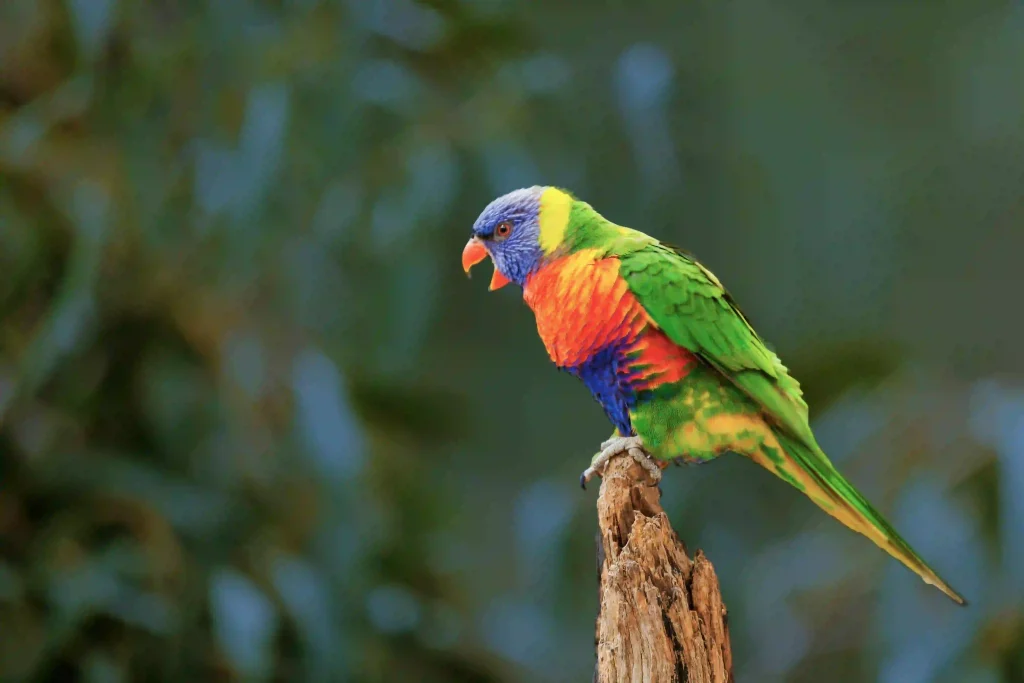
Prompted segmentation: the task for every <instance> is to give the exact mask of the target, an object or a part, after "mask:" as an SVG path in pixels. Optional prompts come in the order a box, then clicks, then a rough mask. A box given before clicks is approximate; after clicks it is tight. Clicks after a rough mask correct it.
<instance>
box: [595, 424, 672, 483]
mask: <svg viewBox="0 0 1024 683" xmlns="http://www.w3.org/2000/svg"><path fill="white" fill-rule="evenodd" d="M619 453H628V454H629V455H630V456H631V457H632V458H633V459H634V460H636V461H637V462H638V463H639V464H640V466H641V467H643V468H644V469H645V470H647V471H648V472H649V473H650V475H651V478H652V479H654V481H661V468H660V467H658V463H656V462H654V460H653V459H652V458H651V456H649V455H648V454H647V452H646V451H645V450H644V442H643V439H641V438H640V437H639V436H618V437H613V438H611V439H608V440H607V441H605V442H604V443H602V444H601V452H600V453H598V454H597V455H595V456H594V459H593V460H591V461H590V467H588V468H587V469H585V470H583V474H581V475H580V486H581V487H582V488H583V489H586V488H587V482H588V481H590V480H591V479H593V477H594V475H595V474H600V473H601V471H602V470H603V469H604V467H605V465H607V464H608V461H609V460H610V459H611V458H612V457H614V456H616V455H618V454H619Z"/></svg>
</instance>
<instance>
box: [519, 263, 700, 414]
mask: <svg viewBox="0 0 1024 683" xmlns="http://www.w3.org/2000/svg"><path fill="white" fill-rule="evenodd" d="M523 297H524V299H525V300H526V303H527V304H528V305H529V306H530V308H531V309H533V312H534V315H535V316H536V319H537V331H538V333H539V334H540V338H541V340H542V341H543V343H544V347H545V349H547V352H548V355H549V356H550V357H551V360H552V361H553V362H554V363H555V365H557V366H558V367H559V368H561V369H563V370H566V371H568V372H570V373H572V374H573V375H575V376H577V377H578V378H580V379H581V380H582V381H583V383H584V384H585V385H586V386H587V388H588V389H590V391H591V393H592V394H593V395H594V398H595V399H596V400H597V401H598V403H600V404H601V406H602V407H603V408H604V410H605V412H606V414H607V415H608V417H609V419H610V420H611V421H612V422H613V423H614V424H615V426H616V427H617V428H618V429H619V430H620V432H621V433H623V434H629V433H631V429H632V427H631V418H630V412H631V410H632V408H633V407H634V406H635V404H636V401H637V398H638V395H639V393H640V392H643V391H646V390H651V389H654V388H657V387H658V386H660V385H662V384H664V383H666V382H676V381H679V380H681V379H682V378H683V377H685V376H686V374H688V372H689V370H690V369H691V367H692V365H693V364H694V363H695V361H696V359H695V358H694V357H693V355H692V354H690V353H689V352H688V351H686V350H685V349H683V348H681V347H679V346H677V345H676V344H674V343H673V342H672V341H671V340H669V339H668V337H667V336H665V334H664V333H663V332H662V331H661V330H659V329H657V327H656V326H655V325H654V324H653V322H652V321H651V319H650V318H649V316H648V315H647V312H646V310H645V309H644V308H643V306H641V305H640V303H639V301H637V299H636V297H635V296H633V294H632V292H631V291H630V290H629V286H628V285H627V283H626V281H625V280H624V279H623V278H622V277H620V276H619V262H618V260H617V259H613V258H608V259H594V258H593V256H592V255H591V254H588V253H587V252H578V253H576V254H573V255H570V256H567V257H565V258H563V259H560V260H559V261H555V262H554V263H552V264H550V265H548V266H546V267H545V268H542V269H541V270H539V271H538V272H536V273H534V274H533V275H532V276H531V277H530V278H529V279H528V280H527V281H526V283H525V286H524V288H523Z"/></svg>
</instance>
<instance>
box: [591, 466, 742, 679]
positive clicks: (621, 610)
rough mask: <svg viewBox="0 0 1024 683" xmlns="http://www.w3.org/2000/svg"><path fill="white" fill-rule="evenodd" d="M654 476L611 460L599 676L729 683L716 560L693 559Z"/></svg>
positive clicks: (603, 516) (605, 491)
mask: <svg viewBox="0 0 1024 683" xmlns="http://www.w3.org/2000/svg"><path fill="white" fill-rule="evenodd" d="M660 498H661V493H660V491H659V490H658V487H657V486H656V485H655V483H654V482H653V481H652V480H651V478H650V475H649V474H648V473H647V472H646V471H645V470H644V469H643V468H642V467H640V465H638V464H637V463H636V462H635V461H634V460H633V459H632V458H630V457H628V456H616V457H614V458H612V459H611V461H610V462H609V463H608V467H607V469H606V470H605V474H604V477H603V478H602V480H601V493H600V495H599V496H598V499H597V518H598V524H599V529H600V531H599V536H598V561H599V564H600V567H599V571H600V589H599V599H600V613H599V614H598V617H597V666H596V669H595V672H594V680H595V681H596V682H597V683H619V682H629V683H731V682H732V681H733V674H732V651H731V649H730V645H729V628H728V618H727V612H726V608H725V603H724V602H723V600H722V594H721V591H720V589H719V586H718V578H717V577H716V576H715V570H714V567H712V566H711V562H710V561H708V559H707V558H706V557H705V556H704V554H703V553H702V552H701V551H699V550H698V551H697V554H696V556H695V557H694V558H693V559H692V560H691V559H690V557H689V555H688V554H687V552H686V547H685V546H684V545H683V543H682V541H680V540H679V537H678V536H677V535H676V533H675V531H673V530H672V526H671V525H670V524H669V521H668V517H667V516H666V515H665V512H664V510H662V508H661V503H660Z"/></svg>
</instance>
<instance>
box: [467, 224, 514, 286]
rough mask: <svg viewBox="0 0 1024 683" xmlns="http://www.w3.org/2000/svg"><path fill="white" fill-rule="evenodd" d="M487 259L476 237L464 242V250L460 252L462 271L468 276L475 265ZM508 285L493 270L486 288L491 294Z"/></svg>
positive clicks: (506, 280) (507, 281) (481, 243)
mask: <svg viewBox="0 0 1024 683" xmlns="http://www.w3.org/2000/svg"><path fill="white" fill-rule="evenodd" d="M485 258H487V249H486V248H485V247H484V243H483V242H481V241H480V240H479V239H477V238H476V237H473V238H472V239H470V240H469V241H468V242H466V248H465V249H463V250H462V269H463V270H465V271H466V274H467V275H469V271H470V269H471V268H472V267H473V266H475V265H476V264H478V263H480V262H481V261H483V260H484V259H485ZM508 283H509V279H508V278H507V277H505V276H504V275H502V274H501V271H499V270H498V269H497V268H495V269H494V275H492V276H491V284H490V286H489V287H488V289H489V290H491V291H492V292H493V291H494V290H496V289H501V288H502V287H504V286H505V285H507V284H508Z"/></svg>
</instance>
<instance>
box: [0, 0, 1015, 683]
mask: <svg viewBox="0 0 1024 683" xmlns="http://www.w3.org/2000/svg"><path fill="white" fill-rule="evenodd" d="M1021 63H1024V6H1021V5H1020V3H1016V4H1011V3H1004V2H995V1H993V0H981V1H979V0H959V1H956V2H949V3H916V4H914V3H899V2H876V3H843V2H809V1H807V0H786V1H782V0H778V1H770V0H740V1H739V2H735V3H714V2H710V1H704V0H700V1H698V2H694V3H672V2H667V1H660V0H645V1H643V2H635V3H626V2H602V3H582V2H570V1H568V0H559V1H552V2H545V3H525V2H520V3H517V2H512V1H511V0H508V1H502V0H422V1H416V0H349V1H347V2H345V1H339V0H335V1H329V0H276V1H274V0H263V1H261V2H256V1H245V0H216V1H207V2H203V1H202V0H189V1H187V2H168V1H166V0H154V1H152V2H148V3H140V2H127V1H125V0H121V1H118V0H66V1H64V2H61V1H59V0H3V2H0V273H2V276H0V680H3V681H8V680H11V681H47V682H49V681H62V682H63V681H72V680H76V681H89V682H96V683H107V682H111V683H113V682H118V681H134V680H147V681H148V680H154V681H205V680H245V681H278V680H280V681H286V680H287V681H293V680H304V681H349V680H351V681H389V682H390V681H424V682H426V683H429V682H431V681H438V682H440V681H446V682H447V681H452V682H459V681H466V682H470V681H474V682H475V681H481V682H483V681H519V680H522V681H566V680H589V677H590V672H591V671H592V667H593V618H594V614H595V611H596V606H597V605H596V597H597V596H596V591H595V579H594V547H593V533H594V519H593V507H592V506H593V493H592V492H591V493H588V494H582V493H581V492H579V491H578V489H577V487H576V483H575V482H576V476H577V475H578V473H579V471H580V470H581V469H582V468H583V466H584V465H585V463H586V461H587V458H588V457H589V455H590V454H591V453H592V452H593V450H594V447H595V445H596V444H597V443H598V442H599V441H600V440H601V439H603V438H604V436H606V434H607V431H608V427H607V424H606V423H605V421H604V418H603V416H602V415H601V414H600V411H599V410H598V409H597V408H596V406H594V404H593V403H592V401H591V400H590V398H589V397H588V396H587V395H586V391H585V390H584V389H583V388H582V387H581V386H578V384H577V383H576V382H575V381H573V380H572V379H571V378H568V377H566V376H563V375H558V374H557V373H555V372H553V371H552V370H551V368H550V367H549V365H548V363H547V361H546V359H545V357H544V354H543V350H542V349H541V347H540V343H539V341H538V340H537V339H536V335H535V333H534V331H533V328H532V320H531V318H530V315H529V313H528V311H526V309H525V307H523V306H522V305H521V304H520V303H519V302H518V301H517V300H516V296H515V295H514V294H512V293H510V292H506V291H503V292H501V293H499V294H496V295H489V294H486V293H485V292H484V291H483V290H484V287H483V284H482V283H481V282H478V281H477V280H473V281H471V282H468V283H467V282H466V281H465V280H464V278H462V276H461V272H460V270H459V268H458V254H459V251H460V249H461V245H462V243H463V241H464V239H465V237H466V235H467V234H468V230H469V226H470V224H471V222H472V220H473V218H474V217H475V215H476V213H477V212H478V211H479V210H480V209H481V208H482V207H483V205H484V204H485V203H486V202H487V201H488V200H489V199H490V198H491V197H492V196H494V195H496V194H498V193H500V192H504V191H507V190H509V189H512V188H514V187H517V186H521V185H528V184H533V183H551V184H561V185H565V186H568V187H571V188H572V189H573V190H574V191H576V192H577V193H578V194H579V195H581V196H583V197H584V198H585V199H588V200H591V201H592V202H593V203H594V204H595V205H597V206H598V208H599V209H600V210H602V211H603V212H604V213H606V214H607V215H609V216H610V217H612V218H613V219H615V220H616V221H618V222H621V223H624V224H628V225H632V226H635V227H637V228H640V229H643V230H645V231H648V232H651V233H653V234H656V235H658V236H660V237H664V238H665V239H666V240H668V241H671V242H674V243H679V244H682V245H685V246H687V247H688V248H691V249H693V250H694V251H695V252H696V253H698V254H699V255H700V256H701V257H702V258H703V260H705V261H706V262H707V263H708V265H709V266H710V267H712V268H713V269H714V270H715V271H716V273H718V274H719V275H720V276H721V278H722V279H723V280H724V281H725V282H726V283H727V284H728V285H729V286H730V288H731V289H732V290H733V292H734V294H735V295H736V296H737V298H738V299H739V300H740V302H741V304H742V305H743V306H744V308H745V310H746V311H747V312H748V313H749V314H750V315H751V317H752V318H753V320H754V321H755V323H756V324H757V325H758V327H759V328H760V329H761V330H762V332H763V333H764V335H765V336H766V337H767V338H768V339H769V340H771V341H772V342H774V343H775V346H776V348H777V349H778V350H779V352H780V353H781V355H782V356H783V358H784V359H785V360H786V361H787V362H788V364H789V365H790V366H791V367H792V368H793V369H794V371H795V373H796V375H797V376H798V377H799V378H800V379H801V380H802V381H803V383H804V385H805V387H806V389H807V395H808V397H809V399H810V401H811V404H812V415H813V417H814V422H815V428H816V429H817V430H818V433H819V435H820V440H821V442H822V443H823V445H825V446H826V450H828V451H829V452H830V453H831V454H832V455H833V458H834V460H836V461H837V463H838V464H839V465H840V467H841V468H843V469H844V470H845V471H846V472H847V473H848V474H849V476H850V477H851V478H852V479H853V480H854V481H855V482H856V483H857V484H858V485H859V486H861V487H862V488H863V489H864V491H865V492H866V493H867V494H868V496H869V497H871V498H872V499H873V500H875V501H876V502H877V503H878V505H879V506H880V507H881V508H882V509H883V510H885V511H888V512H891V513H892V518H893V521H894V522H895V523H896V525H897V526H898V527H900V528H901V529H904V530H905V533H906V535H907V536H908V538H909V539H910V540H911V541H912V543H913V544H914V545H915V546H916V547H917V548H918V549H919V550H920V551H921V553H922V554H923V555H924V556H925V557H926V558H928V559H929V560H931V561H932V562H933V563H934V564H935V566H936V567H937V568H938V569H939V571H940V572H941V573H942V574H943V575H944V576H947V577H948V578H949V579H950V581H951V582H952V583H953V584H954V585H955V586H957V587H958V588H959V589H960V590H961V591H962V592H964V593H965V594H966V595H967V596H968V597H969V599H971V601H972V604H971V607H970V608H969V609H966V610H957V609H954V608H952V607H950V606H949V605H948V604H947V603H946V601H944V600H943V599H942V597H941V596H939V595H937V593H935V592H934V591H933V590H932V589H929V588H928V587H926V586H922V585H920V582H919V581H917V580H916V578H914V577H913V576H911V575H909V573H907V572H906V571H904V570H902V569H901V568H900V567H898V566H895V563H892V562H890V561H889V560H888V559H887V558H886V557H885V556H884V555H882V554H881V553H878V551H877V550H876V549H874V548H873V547H872V546H871V545H870V544H867V543H866V542H864V541H863V540H862V539H859V538H857V537H854V536H852V535H851V534H849V533H848V532H845V531H844V530H842V529H841V528H840V527H838V525H835V524H834V523H833V522H831V520H828V519H827V518H823V516H822V515H820V514H819V513H818V512H817V511H816V510H814V509H813V507H812V506H811V505H810V504H809V503H807V502H806V501H804V500H802V499H801V498H799V497H798V496H797V495H795V494H794V492H792V491H791V490H789V489H787V488H786V487H785V486H784V485H782V484H780V483H779V482H775V481H774V480H771V478H770V477H768V476H767V475H765V474H764V473H762V472H760V471H758V470H757V469H756V468H755V467H753V466H748V465H749V463H746V462H742V461H738V459H737V461H730V460H729V459H723V460H722V461H720V462H718V463H716V464H715V465H714V466H711V467H708V468H700V469H684V470H673V471H672V473H671V476H669V477H668V478H667V480H666V482H665V484H664V485H663V490H664V491H665V498H666V504H667V506H668V508H669V511H670V514H671V516H672V519H673V522H674V524H675V526H676V528H677V530H678V531H679V532H680V534H681V536H682V537H683V538H685V539H686V540H687V541H688V542H689V544H690V545H691V546H701V547H703V548H705V550H706V551H707V553H708V554H709V556H710V557H711V559H712V561H713V562H714V563H715V565H716V568H717V569H718V571H719V574H720V576H721V578H722V582H723V588H724V592H725V595H726V599H727V602H728V604H729V607H730V610H731V624H732V629H733V638H734V649H735V651H736V654H737V669H738V675H739V678H740V679H742V680H757V681H772V680H791V681H820V680H830V681H838V682H843V681H864V680H880V681H886V682H894V683H913V682H916V681H943V682H945V681H950V682H952V681H957V682H959V681H980V682H985V683H988V682H993V683H995V682H1003V681H1006V682H1013V681H1022V680H1024V617H1022V604H1024V580H1022V579H1021V577H1024V502H1022V501H1024V382H1022V379H1021V378H1022V376H1024V356H1022V355H1021V354H1020V350H1019V346H1020V343H1019V340H1020V339H1021V337H1022V336H1024V319H1022V317H1021V316H1019V315H1017V314H1016V313H1015V310H1016V308H1019V305H1018V301H1017V299H1019V293H1020V292H1022V291H1024V269H1021V268H1020V264H1019V261H1020V254H1021V253H1024V230H1022V229H1021V225H1024V202H1022V201H1021V197H1022V194H1021V189H1020V188H1021V181H1022V178H1024V127H1022V125H1021V124H1022V122H1024V82H1022V81H1021V80H1020V77H1019V76H1020V74H1019V67H1020V64H1021Z"/></svg>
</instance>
